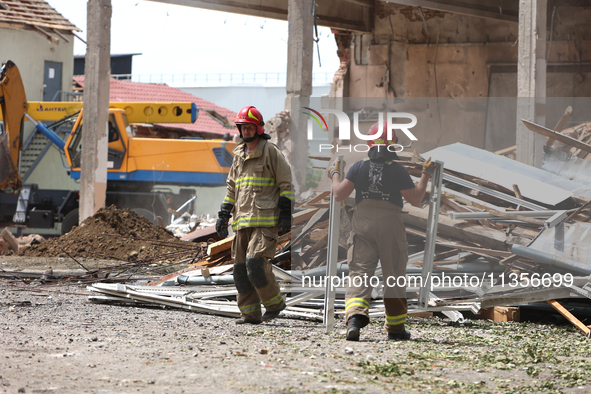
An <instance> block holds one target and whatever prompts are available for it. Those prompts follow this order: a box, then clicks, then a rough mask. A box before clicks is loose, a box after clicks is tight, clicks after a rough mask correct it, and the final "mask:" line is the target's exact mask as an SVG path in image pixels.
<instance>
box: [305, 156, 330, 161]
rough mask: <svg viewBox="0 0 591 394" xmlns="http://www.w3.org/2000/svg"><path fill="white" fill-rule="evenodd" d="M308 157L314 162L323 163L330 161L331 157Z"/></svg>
mask: <svg viewBox="0 0 591 394" xmlns="http://www.w3.org/2000/svg"><path fill="white" fill-rule="evenodd" d="M308 157H309V158H310V159H312V160H323V161H330V156H314V155H308Z"/></svg>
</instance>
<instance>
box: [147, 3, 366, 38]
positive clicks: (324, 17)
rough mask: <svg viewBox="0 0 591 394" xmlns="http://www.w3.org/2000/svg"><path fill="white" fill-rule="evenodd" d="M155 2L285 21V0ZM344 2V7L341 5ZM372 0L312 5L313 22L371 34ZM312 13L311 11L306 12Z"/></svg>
mask: <svg viewBox="0 0 591 394" xmlns="http://www.w3.org/2000/svg"><path fill="white" fill-rule="evenodd" d="M151 1H157V2H158V3H168V4H176V5H183V6H188V7H196V8H204V9H208V10H214V11H223V12H231V13H235V14H242V15H252V16H258V17H262V18H272V19H279V20H284V21H286V20H287V4H288V2H287V1H285V0H266V1H253V0H215V1H214V0H151ZM343 3H346V6H343ZM373 4H374V2H373V1H372V0H354V1H352V0H349V1H340V0H331V1H322V2H318V3H317V4H316V10H315V13H316V16H317V18H318V20H317V22H318V25H320V26H327V27H331V28H335V29H344V30H353V31H359V32H371V31H372V26H373V20H372V19H373ZM310 12H312V10H310Z"/></svg>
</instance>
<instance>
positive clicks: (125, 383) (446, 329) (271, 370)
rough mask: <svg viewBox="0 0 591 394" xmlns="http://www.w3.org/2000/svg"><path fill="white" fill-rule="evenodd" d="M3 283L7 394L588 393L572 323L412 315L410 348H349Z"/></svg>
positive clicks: (302, 323) (290, 330)
mask: <svg viewBox="0 0 591 394" xmlns="http://www.w3.org/2000/svg"><path fill="white" fill-rule="evenodd" d="M7 259H9V258H6V257H4V258H0V262H2V267H3V268H7V265H10V264H13V263H14V262H13V260H12V261H8V262H7ZM51 263H52V262H51V260H47V261H46V264H51ZM7 282H8V281H4V280H3V281H2V282H0V294H1V296H0V330H1V332H2V335H0V348H1V349H2V351H1V352H0V375H1V377H0V392H5V393H132V392H133V393H137V392H140V393H210V392H217V393H234V392H271V393H282V392H296V393H357V392H367V393H381V392H392V391H396V392H425V393H451V392H453V393H467V392H474V393H489V392H490V393H503V392H506V393H511V392H576V393H587V392H591V381H590V379H591V345H590V342H589V340H588V339H586V338H584V337H583V336H582V335H581V334H580V333H579V332H578V331H575V330H574V329H573V328H571V327H570V326H560V327H557V326H545V325H537V324H532V323H493V322H490V321H484V320H476V321H469V322H468V323H465V324H464V325H457V324H454V323H451V322H450V321H449V320H447V319H441V318H438V317H433V318H410V319H409V321H408V328H409V329H410V330H411V332H412V335H413V338H412V340H410V341H406V342H392V341H387V340H386V336H385V333H384V332H383V329H382V324H383V319H375V320H374V321H373V322H372V324H371V325H370V326H368V327H366V328H365V329H363V330H362V336H361V341H360V342H347V341H345V340H344V339H343V335H344V325H343V323H342V321H341V320H338V321H337V325H336V328H335V331H334V332H332V333H330V334H325V333H324V328H323V326H322V324H321V323H315V322H310V321H306V320H293V319H282V318H280V319H277V320H275V321H272V322H269V323H266V324H261V325H254V326H237V325H235V324H234V322H233V319H230V318H224V317H217V316H210V315H204V314H198V313H193V312H187V311H181V310H175V309H163V308H161V307H157V308H156V307H138V306H118V305H109V304H95V303H91V302H89V301H88V295H89V294H90V293H89V292H88V291H87V290H86V288H85V287H84V286H81V285H61V286H55V285H53V286H38V285H37V284H36V283H31V284H30V285H28V286H27V285H24V284H22V283H21V284H18V285H16V284H15V283H14V282H13V283H12V284H10V285H9V284H8V283H7ZM33 290H35V291H33Z"/></svg>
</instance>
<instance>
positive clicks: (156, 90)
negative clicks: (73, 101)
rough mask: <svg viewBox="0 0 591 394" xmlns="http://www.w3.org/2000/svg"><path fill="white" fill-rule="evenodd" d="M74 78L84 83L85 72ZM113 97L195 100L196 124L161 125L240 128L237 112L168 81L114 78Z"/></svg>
mask: <svg viewBox="0 0 591 394" xmlns="http://www.w3.org/2000/svg"><path fill="white" fill-rule="evenodd" d="M74 82H75V83H76V84H78V85H80V86H81V87H84V76H82V75H79V76H74ZM109 101H112V102H191V103H194V104H195V105H197V107H199V114H198V116H197V120H196V121H195V123H192V124H183V123H175V124H172V123H164V124H161V126H164V127H168V128H175V129H183V130H186V131H189V132H192V133H210V134H216V135H224V134H226V133H230V135H234V134H236V133H238V130H237V129H236V127H235V126H234V123H233V120H234V118H235V117H236V113H235V112H232V111H230V110H229V109H227V108H224V107H220V106H219V105H215V104H214V103H212V102H209V101H207V100H204V99H201V98H199V97H197V96H194V95H192V94H190V93H187V92H183V91H182V90H180V89H177V88H173V87H170V86H168V85H165V84H153V83H141V82H130V81H121V80H117V79H114V78H111V86H110V93H109Z"/></svg>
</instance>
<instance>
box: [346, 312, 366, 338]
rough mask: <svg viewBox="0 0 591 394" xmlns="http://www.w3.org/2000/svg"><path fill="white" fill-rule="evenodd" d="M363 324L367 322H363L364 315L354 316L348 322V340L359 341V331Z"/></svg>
mask: <svg viewBox="0 0 591 394" xmlns="http://www.w3.org/2000/svg"><path fill="white" fill-rule="evenodd" d="M363 326H365V324H363V319H362V316H358V315H355V316H352V317H351V318H350V319H349V321H348V322H347V341H358V340H359V332H360V331H361V327H363Z"/></svg>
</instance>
